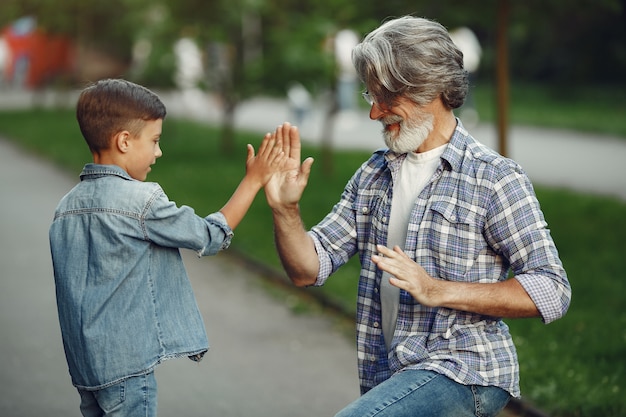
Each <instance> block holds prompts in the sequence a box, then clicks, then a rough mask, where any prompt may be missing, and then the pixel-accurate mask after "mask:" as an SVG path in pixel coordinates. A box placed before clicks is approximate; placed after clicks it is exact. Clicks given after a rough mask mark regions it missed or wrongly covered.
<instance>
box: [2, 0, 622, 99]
mask: <svg viewBox="0 0 626 417" xmlns="http://www.w3.org/2000/svg"><path fill="white" fill-rule="evenodd" d="M503 1H507V0H484V1H481V2H467V1H464V0H438V1H432V0H430V1H426V0H413V1H407V0H387V1H385V2H354V1H348V0H272V1H269V0H211V1H206V0H161V1H147V0H92V1H84V0H2V4H1V5H0V27H5V26H7V25H9V24H10V23H11V22H13V21H15V20H16V19H18V18H20V17H22V16H27V15H30V16H34V17H36V19H37V23H38V26H39V27H40V28H42V29H43V30H45V31H47V32H49V33H55V34H64V35H67V36H69V37H70V38H72V39H73V40H74V41H75V42H76V44H77V45H78V47H79V51H84V50H90V49H96V50H98V51H99V52H100V53H102V54H106V56H108V57H110V58H112V59H115V60H117V61H118V62H120V63H121V64H122V65H121V68H123V70H121V71H122V72H123V73H119V74H111V75H116V76H125V77H127V78H131V76H132V77H133V78H134V79H135V80H136V81H137V82H141V83H144V84H147V85H149V86H151V87H168V86H172V85H173V72H174V71H175V60H174V58H173V56H172V47H173V45H174V43H175V42H176V40H177V39H179V38H180V37H183V36H184V37H191V38H193V39H194V40H195V41H196V42H197V43H198V45H199V46H200V48H201V50H202V51H203V52H204V53H205V54H204V55H205V62H206V63H207V66H206V68H207V69H208V70H211V69H213V70H216V68H219V65H220V64H217V63H215V62H211V59H212V58H214V57H215V53H213V54H212V51H213V52H214V51H215V50H216V45H219V51H220V53H221V56H222V57H226V58H227V68H226V73H224V74H218V75H215V74H212V75H210V76H209V74H207V77H206V79H205V80H203V84H204V85H203V87H205V88H211V89H220V88H221V89H225V90H227V91H228V92H229V93H233V94H236V97H235V99H237V98H241V97H246V96H249V95H251V94H257V93H265V94H281V95H282V94H284V92H285V90H286V88H287V85H288V83H289V82H290V81H293V80H299V81H300V82H302V83H303V84H305V85H306V86H307V87H308V88H309V89H310V90H311V91H312V92H313V93H315V92H318V91H320V89H325V88H328V85H329V84H330V83H332V79H333V76H334V71H335V68H334V65H333V59H332V54H329V47H328V39H329V38H330V37H332V35H333V34H334V33H336V32H337V31H338V30H339V29H342V28H350V29H353V30H355V31H356V32H357V33H358V34H359V36H363V35H364V34H365V33H367V32H368V31H370V30H372V29H373V28H375V27H376V26H377V25H379V24H380V22H381V21H383V20H384V19H386V18H388V17H395V16H401V15H404V14H412V15H416V16H424V17H428V18H432V19H436V20H438V21H439V22H441V23H442V24H443V25H444V26H446V27H448V28H449V29H452V28H455V27H458V26H468V27H470V28H471V29H472V30H474V31H475V33H476V35H477V36H478V38H479V40H480V42H481V44H482V47H483V59H482V63H481V68H480V71H479V73H478V74H477V77H478V79H483V80H484V79H492V78H493V72H494V67H495V63H496V61H497V56H496V54H495V28H496V23H497V18H496V16H497V14H496V10H497V8H498V7H499V5H500V4H501V3H502V2H503ZM509 6H510V21H509V22H508V44H509V56H510V74H511V78H512V80H514V81H515V80H518V81H533V82H540V83H545V84H550V85H551V86H554V87H567V88H570V87H571V86H576V85H580V84H590V83H592V84H607V83H615V82H619V83H622V82H623V74H624V70H625V69H626V25H625V24H624V22H626V0H577V1H575V2H571V1H568V0H527V1H524V2H516V1H511V2H510V4H509ZM140 41H143V44H142V45H149V54H148V55H147V56H148V57H147V58H146V62H144V63H142V68H141V71H138V70H137V68H134V67H133V64H135V65H136V64H137V62H133V51H134V50H135V51H136V48H137V45H138V43H139V42H140ZM144 52H145V51H144ZM135 58H136V57H135ZM118 72H120V70H118ZM216 77H218V78H217V79H216ZM219 77H221V78H219ZM74 81H75V82H77V83H84V81H86V80H81V79H76V80H74ZM567 88H566V89H565V91H567Z"/></svg>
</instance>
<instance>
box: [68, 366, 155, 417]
mask: <svg viewBox="0 0 626 417" xmlns="http://www.w3.org/2000/svg"><path fill="white" fill-rule="evenodd" d="M78 392H79V394H80V411H81V413H82V414H83V416H84V417H105V416H106V417H154V416H156V415H157V383H156V378H155V377H154V372H150V373H149V374H146V375H141V376H136V377H132V378H128V379H126V380H124V381H122V382H120V383H119V384H115V385H113V386H110V387H107V388H104V389H101V390H98V391H85V390H80V389H79V390H78Z"/></svg>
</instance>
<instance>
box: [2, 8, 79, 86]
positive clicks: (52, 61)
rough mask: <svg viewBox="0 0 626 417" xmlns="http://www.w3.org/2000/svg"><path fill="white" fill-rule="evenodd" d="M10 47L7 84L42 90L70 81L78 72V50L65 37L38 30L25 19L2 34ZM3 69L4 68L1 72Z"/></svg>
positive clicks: (18, 21) (10, 26) (6, 66)
mask: <svg viewBox="0 0 626 417" xmlns="http://www.w3.org/2000/svg"><path fill="white" fill-rule="evenodd" d="M0 36H1V37H2V38H3V39H4V41H5V42H6V44H7V46H8V52H9V59H8V62H7V63H6V65H5V68H4V80H5V82H6V83H8V84H11V85H14V86H17V87H23V88H38V87H41V86H43V85H45V84H46V83H48V82H50V81H52V80H55V79H59V78H61V79H70V78H72V76H73V74H74V71H75V48H74V44H73V42H72V41H71V40H70V39H69V38H66V37H64V36H58V35H53V34H49V33H46V32H44V31H43V30H41V29H38V28H37V27H36V24H35V20H34V19H33V18H30V17H25V18H22V19H19V20H17V21H16V22H14V23H13V24H12V25H9V26H8V27H6V28H4V29H3V30H2V32H0ZM0 69H1V68H0Z"/></svg>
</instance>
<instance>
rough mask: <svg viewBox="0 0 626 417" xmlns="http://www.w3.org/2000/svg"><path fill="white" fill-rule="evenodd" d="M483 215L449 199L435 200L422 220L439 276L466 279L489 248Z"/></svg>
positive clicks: (422, 245) (424, 236)
mask: <svg viewBox="0 0 626 417" xmlns="http://www.w3.org/2000/svg"><path fill="white" fill-rule="evenodd" d="M482 226H483V217H482V216H480V214H479V213H477V212H476V211H474V210H472V209H468V208H464V207H462V206H460V205H458V204H453V203H450V202H446V201H437V202H434V203H433V204H432V205H431V207H430V210H429V211H428V212H427V214H426V216H425V218H424V222H423V223H422V227H421V230H422V236H421V238H420V240H423V241H422V242H421V243H422V244H421V245H419V244H418V246H417V250H418V251H419V250H420V246H421V247H426V248H428V257H429V259H430V261H431V262H432V263H433V266H434V268H435V271H433V272H434V273H435V274H436V275H435V276H438V277H439V278H442V279H446V280H450V281H466V280H470V279H472V278H471V277H468V272H469V271H470V270H471V269H472V267H473V266H474V263H475V261H476V259H477V258H478V256H479V254H480V252H481V251H482V250H483V249H484V248H485V247H486V242H485V239H484V237H483V234H482Z"/></svg>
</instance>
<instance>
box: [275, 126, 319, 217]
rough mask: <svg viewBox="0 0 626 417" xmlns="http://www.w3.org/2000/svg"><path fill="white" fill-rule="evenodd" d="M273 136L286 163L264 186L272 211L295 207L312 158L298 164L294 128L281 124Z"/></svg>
mask: <svg viewBox="0 0 626 417" xmlns="http://www.w3.org/2000/svg"><path fill="white" fill-rule="evenodd" d="M273 136H274V137H275V138H276V141H277V143H282V149H283V152H284V153H285V155H286V161H285V162H284V164H283V169H282V171H281V172H277V173H275V174H274V175H273V176H272V178H271V179H270V180H269V182H268V183H267V185H266V186H265V196H266V198H267V203H268V204H269V206H270V207H271V208H272V209H280V208H283V207H292V206H296V205H297V204H298V202H299V201H300V198H301V197H302V193H303V192H304V189H305V188H306V185H307V183H308V180H309V174H310V173H311V165H312V164H313V158H307V159H306V160H304V162H302V164H301V163H300V153H301V145H300V133H299V132H298V128H297V127H296V126H291V124H289V123H283V124H282V126H279V127H278V128H277V129H276V131H275V132H274V133H273Z"/></svg>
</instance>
